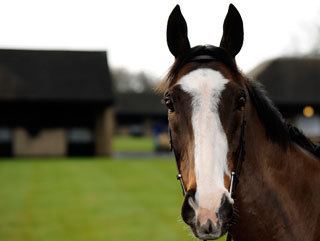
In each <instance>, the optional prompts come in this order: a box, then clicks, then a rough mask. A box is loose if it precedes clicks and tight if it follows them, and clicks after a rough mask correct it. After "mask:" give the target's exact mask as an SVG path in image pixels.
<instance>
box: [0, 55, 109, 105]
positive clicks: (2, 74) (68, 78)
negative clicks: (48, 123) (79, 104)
mask: <svg viewBox="0 0 320 241" xmlns="http://www.w3.org/2000/svg"><path fill="white" fill-rule="evenodd" d="M112 99H113V94H112V88H111V79H110V72H109V68H108V61H107V55H106V52H105V51H53V50H50V51H49V50H8V49H2V50H0V100H2V101H39V100H44V101H85V102H88V101H89V102H90V101H92V102H110V101H112Z"/></svg>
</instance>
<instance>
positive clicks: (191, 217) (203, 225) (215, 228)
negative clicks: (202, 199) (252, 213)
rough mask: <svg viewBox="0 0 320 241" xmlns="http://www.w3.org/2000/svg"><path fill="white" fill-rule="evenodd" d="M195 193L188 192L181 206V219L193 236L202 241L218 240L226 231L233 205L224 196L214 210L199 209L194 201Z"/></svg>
mask: <svg viewBox="0 0 320 241" xmlns="http://www.w3.org/2000/svg"><path fill="white" fill-rule="evenodd" d="M194 196H195V191H192V190H191V191H188V192H187V194H186V196H185V200H184V203H183V206H182V212H181V214H182V218H183V220H184V222H185V223H186V224H187V225H189V226H190V228H191V230H192V232H193V233H194V235H195V236H196V237H197V238H199V239H202V240H213V239H218V238H220V237H221V236H222V235H224V234H225V233H226V232H227V231H228V227H229V226H230V225H229V224H230V221H231V220H232V217H233V205H232V203H231V202H230V200H229V199H228V198H227V196H226V195H225V194H223V195H222V198H221V203H220V206H219V207H218V208H216V209H211V210H210V209H206V208H202V207H199V206H198V205H197V203H196V201H195V198H194Z"/></svg>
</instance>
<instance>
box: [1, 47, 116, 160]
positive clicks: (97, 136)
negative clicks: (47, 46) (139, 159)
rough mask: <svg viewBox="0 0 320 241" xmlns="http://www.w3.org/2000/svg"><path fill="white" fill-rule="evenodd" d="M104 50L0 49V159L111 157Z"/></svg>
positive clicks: (108, 80)
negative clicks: (19, 157)
mask: <svg viewBox="0 0 320 241" xmlns="http://www.w3.org/2000/svg"><path fill="white" fill-rule="evenodd" d="M113 102H114V97H113V92H112V85H111V78H110V72H109V68H108V61H107V55H106V52H104V51H101V52H99V51H95V52H89V51H43V50H41V51H39V50H0V156H78V155H110V154H111V135H112V130H113Z"/></svg>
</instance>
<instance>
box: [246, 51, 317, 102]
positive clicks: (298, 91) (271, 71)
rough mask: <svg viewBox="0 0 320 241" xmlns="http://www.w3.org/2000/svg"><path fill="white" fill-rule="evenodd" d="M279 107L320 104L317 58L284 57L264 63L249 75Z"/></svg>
mask: <svg viewBox="0 0 320 241" xmlns="http://www.w3.org/2000/svg"><path fill="white" fill-rule="evenodd" d="M248 75H249V76H250V77H252V78H253V79H254V80H258V81H260V82H261V83H262V84H263V85H264V86H265V88H266V90H267V92H268V93H269V96H270V97H271V98H272V100H273V101H274V102H275V103H276V104H278V105H282V104H286V105H288V104H289V105H295V104H316V105H319V103H320V93H319V90H320V58H306V57H305V58H303V57H287V58H278V59H273V60H269V61H266V62H263V63H262V64H260V65H258V66H257V67H256V68H254V69H253V70H252V71H251V72H249V74H248Z"/></svg>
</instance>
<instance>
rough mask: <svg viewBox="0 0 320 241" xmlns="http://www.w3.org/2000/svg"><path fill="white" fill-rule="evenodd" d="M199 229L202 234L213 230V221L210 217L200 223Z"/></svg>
mask: <svg viewBox="0 0 320 241" xmlns="http://www.w3.org/2000/svg"><path fill="white" fill-rule="evenodd" d="M201 231H202V233H204V234H211V233H212V232H213V223H212V221H211V220H210V219H208V220H207V222H206V223H205V224H203V225H201Z"/></svg>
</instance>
